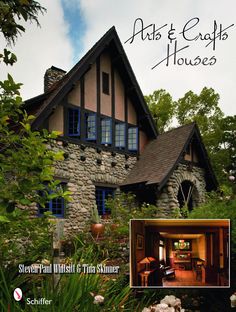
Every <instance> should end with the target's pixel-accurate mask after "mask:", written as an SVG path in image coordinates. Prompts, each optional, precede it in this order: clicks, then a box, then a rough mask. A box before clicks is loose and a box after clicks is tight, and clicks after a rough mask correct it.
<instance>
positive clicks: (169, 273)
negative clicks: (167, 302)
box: [160, 264, 175, 279]
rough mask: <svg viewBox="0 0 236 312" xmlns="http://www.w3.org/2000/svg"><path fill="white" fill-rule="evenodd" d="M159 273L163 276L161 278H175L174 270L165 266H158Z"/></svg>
mask: <svg viewBox="0 0 236 312" xmlns="http://www.w3.org/2000/svg"><path fill="white" fill-rule="evenodd" d="M160 271H161V272H162V274H163V278H166V279H168V278H175V269H174V268H171V267H170V266H166V265H165V264H160Z"/></svg>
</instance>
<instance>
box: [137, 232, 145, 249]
mask: <svg viewBox="0 0 236 312" xmlns="http://www.w3.org/2000/svg"><path fill="white" fill-rule="evenodd" d="M143 247H144V236H143V235H141V234H137V237H136V248H137V249H143Z"/></svg>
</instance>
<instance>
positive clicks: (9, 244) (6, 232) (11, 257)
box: [0, 209, 53, 267]
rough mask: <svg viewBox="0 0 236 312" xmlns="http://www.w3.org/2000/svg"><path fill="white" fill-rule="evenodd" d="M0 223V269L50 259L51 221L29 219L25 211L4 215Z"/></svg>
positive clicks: (17, 210) (18, 210) (45, 218)
mask: <svg viewBox="0 0 236 312" xmlns="http://www.w3.org/2000/svg"><path fill="white" fill-rule="evenodd" d="M2 217H4V220H2V221H3V222H0V246H1V248H0V267H1V266H2V267H4V266H5V265H7V266H10V267H13V266H15V265H18V263H24V262H30V263H33V262H35V261H36V260H41V259H43V258H50V257H51V244H52V230H53V221H50V220H49V219H48V217H47V215H45V216H44V217H42V218H30V217H29V214H28V212H27V211H21V210H20V209H16V210H15V211H14V212H12V213H9V214H7V213H5V215H3V216H2Z"/></svg>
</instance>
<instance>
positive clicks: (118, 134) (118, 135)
mask: <svg viewBox="0 0 236 312" xmlns="http://www.w3.org/2000/svg"><path fill="white" fill-rule="evenodd" d="M115 147H118V148H124V147H125V124H124V123H117V124H116V125H115Z"/></svg>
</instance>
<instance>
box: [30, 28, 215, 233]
mask: <svg viewBox="0 0 236 312" xmlns="http://www.w3.org/2000/svg"><path fill="white" fill-rule="evenodd" d="M44 87H45V90H44V93H43V94H41V95H38V96H36V97H34V98H31V99H29V100H27V101H26V102H25V107H26V109H27V111H28V112H29V113H30V114H34V115H35V116H36V118H35V120H34V121H33V123H32V127H33V128H34V129H42V128H46V129H48V130H49V131H52V130H57V131H60V132H61V135H60V137H59V139H58V140H57V141H56V142H55V145H56V148H57V149H58V150H63V151H64V155H65V160H64V161H63V162H61V163H59V164H56V177H57V178H58V179H60V180H61V183H62V184H63V185H65V186H66V187H67V189H68V190H69V191H71V192H72V201H71V202H69V203H64V201H63V199H57V200H52V201H51V202H49V203H48V205H47V209H48V210H50V211H52V213H53V214H54V215H55V216H57V217H59V218H63V219H64V220H65V230H66V231H69V232H71V231H72V232H76V231H78V230H81V229H83V227H84V224H85V222H86V221H87V220H88V219H89V218H90V216H91V209H92V207H93V206H94V204H95V203H96V204H97V207H98V211H99V214H100V215H106V214H108V213H109V211H108V209H107V208H106V205H105V201H106V198H108V196H109V195H113V194H114V192H115V191H116V190H118V189H121V190H122V191H125V192H127V191H131V192H133V193H135V194H136V195H137V199H138V200H139V201H140V202H143V201H145V202H149V203H157V204H158V205H159V206H160V207H162V208H164V211H165V214H168V213H169V212H170V211H171V210H172V209H174V208H175V207H181V205H183V201H184V197H185V196H189V207H190V208H192V207H193V206H196V205H198V204H199V203H201V202H202V201H204V196H205V193H206V191H211V190H213V189H215V188H216V185H217V182H216V179H215V176H214V173H213V171H212V168H211V165H210V162H209V159H208V156H207V153H206V150H205V148H204V145H203V143H202V141H201V137H200V134H199V131H198V128H197V126H196V124H190V125H187V126H183V127H180V128H178V129H175V130H172V131H169V132H167V133H165V134H163V135H159V134H158V130H157V129H156V127H155V123H154V121H153V119H152V116H151V114H150V112H149V110H148V107H147V105H146V103H145V100H144V97H143V94H142V92H141V90H140V87H139V85H138V83H137V80H136V78H135V75H134V73H133V70H132V68H131V66H130V63H129V61H128V59H127V56H126V54H125V52H124V49H123V47H122V44H121V42H120V40H119V37H118V35H117V33H116V30H115V28H114V27H112V28H111V29H110V30H109V31H108V32H107V33H106V34H105V35H104V36H103V37H102V38H101V39H100V40H99V41H98V42H97V43H96V44H95V45H94V46H93V47H92V48H91V49H90V50H89V51H88V52H87V53H86V54H85V56H84V57H83V58H82V59H81V60H80V61H79V62H78V63H77V64H76V65H75V66H74V67H73V68H72V69H71V70H70V71H69V72H68V73H66V72H65V71H63V70H61V69H59V68H56V67H54V66H52V67H51V68H49V69H48V70H47V71H46V73H45V77H44ZM40 213H42V211H41V209H40V208H37V207H36V208H35V214H40Z"/></svg>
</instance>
